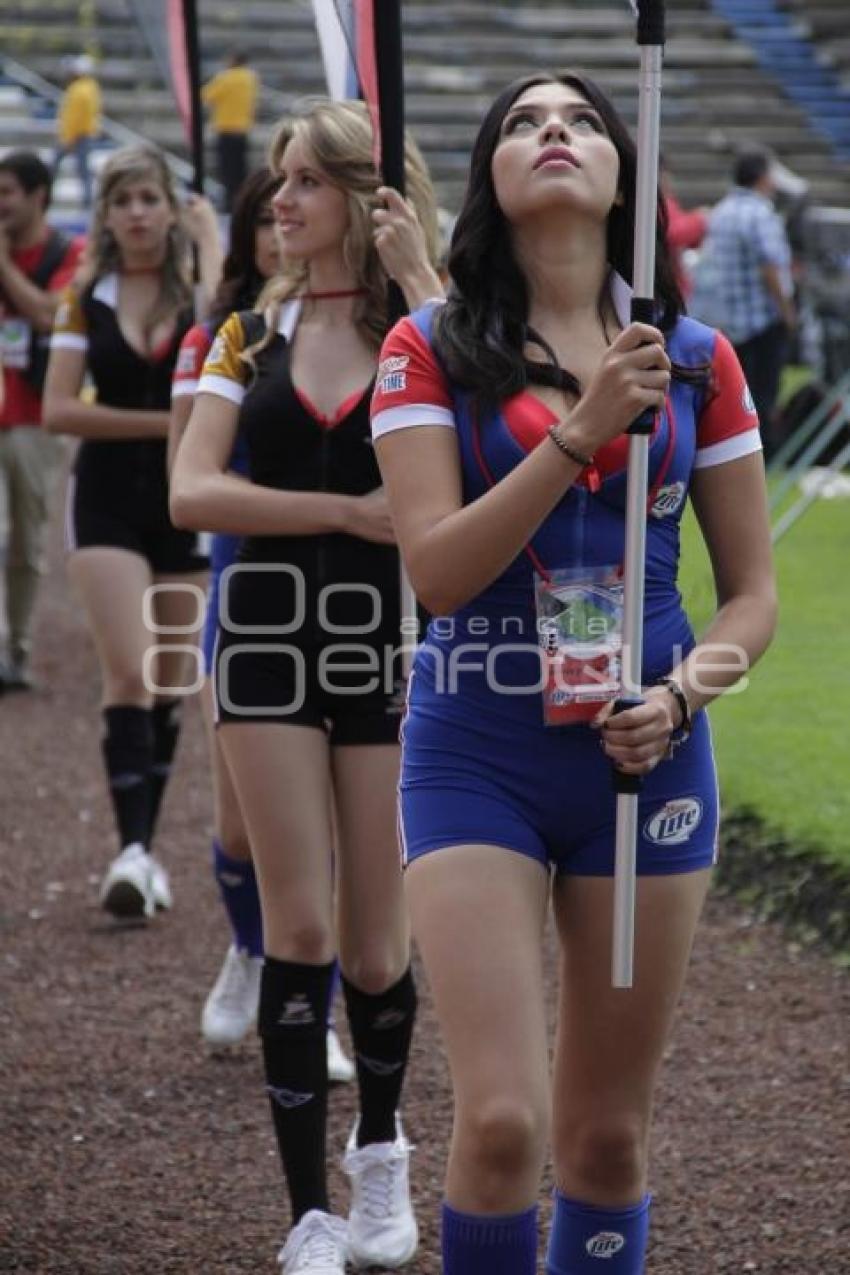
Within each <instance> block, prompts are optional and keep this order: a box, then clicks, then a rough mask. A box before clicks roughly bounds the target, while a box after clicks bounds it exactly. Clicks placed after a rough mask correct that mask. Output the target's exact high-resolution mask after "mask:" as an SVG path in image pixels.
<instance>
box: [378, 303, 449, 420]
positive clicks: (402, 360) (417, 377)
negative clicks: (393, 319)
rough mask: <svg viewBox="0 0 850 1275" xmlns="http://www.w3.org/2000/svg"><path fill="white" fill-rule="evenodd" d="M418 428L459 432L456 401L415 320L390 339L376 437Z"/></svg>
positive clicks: (381, 367) (380, 371)
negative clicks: (457, 430) (454, 406)
mask: <svg viewBox="0 0 850 1275" xmlns="http://www.w3.org/2000/svg"><path fill="white" fill-rule="evenodd" d="M415 425H446V426H448V427H449V429H454V428H455V419H454V411H453V409H452V397H451V393H450V391H449V387H448V384H447V383H446V378H445V375H444V373H443V371H442V369H441V367H440V366H439V364H438V363H437V360H436V358H435V357H434V352H433V350H432V349H431V346H430V344H429V342H428V341H427V340H426V339H425V337H424V336H423V335H422V333H421V332H420V331H419V328H418V327H417V326H416V323H415V322H414V321H413V319H411V318H405V319H402V320H401V322H400V323H397V324H396V326H395V327H394V328H393V329H392V331H391V332H390V333H389V335H388V336H387V339H386V340H385V341H384V344H383V347H382V349H381V361H380V363H379V365H378V375H377V378H376V381H375V390H374V393H373V395H372V437H373V438H380V437H381V436H382V435H383V434H391V433H393V432H394V431H395V430H399V429H409V428H410V427H411V426H415Z"/></svg>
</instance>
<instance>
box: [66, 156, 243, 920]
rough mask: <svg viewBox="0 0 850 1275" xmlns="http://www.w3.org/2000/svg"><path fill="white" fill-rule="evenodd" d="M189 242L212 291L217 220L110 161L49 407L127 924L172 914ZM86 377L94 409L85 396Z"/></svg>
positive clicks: (160, 177) (196, 570) (158, 171)
mask: <svg viewBox="0 0 850 1275" xmlns="http://www.w3.org/2000/svg"><path fill="white" fill-rule="evenodd" d="M187 232H188V233H187ZM190 237H191V239H193V240H194V241H195V243H196V244H197V246H198V249H199V259H200V263H201V279H202V284H203V285H204V286H205V288H206V289H208V290H211V288H212V287H213V286H214V285H215V282H216V280H217V276H218V272H219V269H220V265H221V251H220V246H219V241H218V228H217V225H216V220H215V214H214V213H213V210H212V208H211V206H210V205H209V204H208V203H207V202H206V201H205V200H201V199H198V198H193V200H192V201H191V203H190V205H189V207H188V208H186V209H184V210H182V212H181V209H180V208H179V207H178V204H177V199H176V196H175V193H174V189H173V186H172V182H171V176H170V173H169V171H168V168H167V167H166V164H165V161H164V159H163V157H162V155H161V154H160V152H159V151H157V150H155V149H154V148H153V147H149V146H139V147H128V148H127V149H124V150H120V151H116V152H115V154H114V155H112V156H111V157H110V159H109V160H108V162H107V163H106V165H105V166H104V169H103V172H102V176H101V180H100V185H99V190H98V194H97V201H96V206H95V213H94V218H93V222H92V227H91V232H90V237H89V247H88V259H87V262H86V264H85V265H84V267H83V272H82V276H81V278H80V280H79V281H78V282H77V283H75V284H74V285H72V287H71V288H70V289H69V290H68V292H67V293H66V295H65V297H64V299H63V302H62V304H61V305H60V307H59V311H58V313H57V316H56V323H55V327H54V335H53V339H52V343H51V356H50V365H49V368H48V374H47V382H46V385H45V394H44V423H45V425H46V427H47V428H48V429H49V430H51V431H52V432H54V433H64V434H74V435H76V436H78V437H79V438H80V439H82V443H81V446H80V449H79V452H78V453H77V459H76V463H75V466H74V476H73V478H72V483H71V491H70V493H69V500H68V511H67V542H68V548H69V550H70V553H71V556H70V560H69V574H70V577H71V580H72V583H73V584H74V587H75V589H76V591H77V593H78V594H79V596H80V598H81V599H82V602H83V606H84V607H85V611H86V616H87V619H88V622H89V627H90V628H91V631H92V636H93V638H94V642H95V647H96V649H97V654H98V659H99V662H100V668H101V676H102V680H103V712H104V718H105V728H106V729H105V735H104V739H103V754H104V759H105V763H106V770H107V775H108V780H109V786H110V792H111V795H112V800H113V805H114V808H115V817H116V822H117V825H118V834H119V842H120V847H121V849H120V853H119V855H118V856H117V858H116V859H114V860H113V862H112V864H111V865H110V867H109V870H108V872H107V874H106V876H105V878H104V881H103V885H102V887H101V902H102V904H103V906H104V907H105V908H106V909H107V910H108V911H110V912H112V913H113V914H115V915H119V916H142V917H148V916H152V915H153V913H154V911H155V910H156V909H157V908H167V907H169V906H170V902H171V895H170V889H169V885H168V878H167V875H166V873H165V870H164V869H163V867H162V865H161V864H160V863H159V862H158V861H157V860H155V859H154V858H153V856H152V855H151V854H150V845H151V838H152V835H153V829H154V824H155V820H156V816H157V813H158V809H159V805H160V802H161V799H162V795H163V791H164V789H165V784H166V782H167V779H168V774H169V770H170V766H171V761H172V757H173V755H174V750H175V748H176V745H177V738H178V734H179V729H180V723H179V711H178V710H179V703H180V701H179V699H178V698H177V697H176V692H178V690H179V688H182V687H184V686H185V685H186V672H185V670H184V669H183V667H182V665H183V662H184V659H185V657H184V656H183V655H182V653H180V652H174V651H159V652H157V651H154V650H152V648H153V647H155V646H156V645H165V644H169V643H170V644H176V643H178V642H179V638H174V637H168V636H163V637H158V636H157V634H158V633H161V634H168V633H169V632H171V633H174V631H175V629H174V627H173V626H186V627H184V628H183V632H186V631H188V627H189V626H191V625H192V623H193V622H194V620H195V619H196V617H197V616H198V614H199V613H200V612H199V607H200V606H202V605H203V593H202V591H201V588H200V586H201V584H202V583H203V572H204V570H205V568H206V559H205V558H204V556H203V555H202V553H201V551H200V549H199V545H198V538H197V536H195V535H193V534H190V533H187V532H184V531H177V530H176V529H175V527H174V526H173V525H172V523H171V520H170V518H169V514H168V487H167V480H166V467H165V451H166V437H167V434H168V412H169V404H170V397H171V377H172V373H173V371H174V364H175V360H176V358H177V351H178V349H179V346H180V342H181V340H182V339H183V336H184V335H185V333H186V331H187V330H188V328H189V327H190V326H191V323H192V306H191V302H192V297H191V286H190V281H189V273H188V267H189V252H188V250H189V238H190ZM87 372H88V374H89V375H90V377H91V379H92V381H93V383H94V387H95V390H96V401H95V402H89V401H83V400H82V399H81V398H80V397H79V394H80V390H81V388H82V385H83V381H84V378H85V376H86V373H87ZM178 632H179V630H178ZM188 680H189V682H191V681H192V675H191V674H189V679H188Z"/></svg>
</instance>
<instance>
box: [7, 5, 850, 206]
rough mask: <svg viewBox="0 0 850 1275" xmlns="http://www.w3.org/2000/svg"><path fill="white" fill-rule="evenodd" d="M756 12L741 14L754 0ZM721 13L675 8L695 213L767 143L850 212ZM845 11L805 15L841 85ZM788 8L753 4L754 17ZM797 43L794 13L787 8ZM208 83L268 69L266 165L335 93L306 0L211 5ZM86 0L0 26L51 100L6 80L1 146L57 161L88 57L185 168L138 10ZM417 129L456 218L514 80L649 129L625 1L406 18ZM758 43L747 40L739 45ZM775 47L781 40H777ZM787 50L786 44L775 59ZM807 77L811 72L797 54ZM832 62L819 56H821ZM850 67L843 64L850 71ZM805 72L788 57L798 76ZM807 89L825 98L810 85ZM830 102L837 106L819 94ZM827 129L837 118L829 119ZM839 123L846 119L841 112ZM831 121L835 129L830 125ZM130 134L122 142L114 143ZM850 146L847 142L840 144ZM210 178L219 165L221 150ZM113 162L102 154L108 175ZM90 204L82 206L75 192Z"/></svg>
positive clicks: (672, 97)
mask: <svg viewBox="0 0 850 1275" xmlns="http://www.w3.org/2000/svg"><path fill="white" fill-rule="evenodd" d="M742 2H743V0H742ZM719 3H720V0H717V3H712V0H673V2H672V3H671V4H670V6H669V14H668V44H667V51H666V58H665V72H664V93H663V106H662V115H663V129H662V144H663V147H664V151H665V155H666V157H667V160H668V163H669V166H670V169H671V171H672V173H673V175H674V178H675V183H676V189H677V192H678V194H679V197H680V198H681V199H682V201H683V202H684V203H685V204H709V203H712V202H714V201H715V200H716V199H717V198H718V197H719V196H720V195H721V194H722V192H723V191H724V190H725V188H726V186H727V184H728V176H729V169H730V165H731V155H732V152H733V151H734V150H735V149H736V148H737V147H738V146H740V145H741V144H743V143H746V142H754V141H759V142H763V143H766V144H768V145H770V146H771V147H773V148H774V150H775V151H776V152H777V154H778V156H779V157H780V159H781V160H782V161H783V163H784V164H785V165H786V166H787V167H788V168H790V169H791V170H792V171H793V172H794V173H796V174H798V175H799V176H800V177H801V178H803V179H804V180H805V181H806V182H808V183H809V186H810V190H811V194H812V198H813V199H814V200H816V201H817V202H820V203H822V204H831V205H838V206H839V207H844V208H850V164H848V163H847V162H846V159H845V158H842V157H841V156H842V155H843V151H842V152H841V154H838V153H837V150H836V139H835V138H834V137H833V136H832V135H831V134H829V133H828V132H825V131H824V130H823V128H822V127H821V125H820V122H819V121H820V117H818V120H817V121H816V119H815V117H814V116H813V115H812V113H811V110H810V108H811V104H812V100H811V99H810V100H808V101H803V100H798V98H796V97H794V96H793V95H792V94H791V93H789V92H788V83H787V81H786V78H785V77H784V76H783V75H779V74H777V73H776V70H775V68H774V69H771V68H770V67H768V65H767V63H766V62H765V60H764V54H763V52H762V51H761V45H756V44H754V43H751V42H750V38H749V37H750V36H751V35H752V32H753V30H754V29H755V28H756V27H758V29H759V31H762V32H763V30H764V29H765V28H764V27H763V26H762V25H761V24H758V23H753V22H750V23H745V24H743V26H742V27H741V29H740V31H739V30H738V28H736V27H735V26H734V25H733V21H732V19H731V18H729V17H728V16H726V15H725V14H722V13H720V12H719ZM846 3H847V0H836V3H835V4H834V6H833V5H832V4H830V3H828V2H827V0H814V2H813V6H812V7H813V11H814V10H816V12H817V21H815V19H814V12H813V14H812V17H811V18H810V17H809V8H810V5H809V3H808V0H807V2H806V4H805V5H803V4H802V0H801V3H800V5H799V6H798V7H800V8H801V9H802V8H804V9H805V11H806V15H807V19H806V31H807V36H806V38H807V39H808V40H809V42H810V43H811V42H813V41H817V48H818V49H820V48H821V43H823V47H824V52H823V56H824V57H825V58H828V59H829V60H830V62H834V63H835V67H836V71H835V73H836V74H837V75H839V76H840V75H841V74H842V70H841V68H842V66H843V67H844V68H845V70H846V69H847V65H848V64H850V40H848V39H847V38H846V20H845V23H844V26H843V27H842V24H841V13H842V10H843V12H844V14H845V19H846ZM765 8H769V9H771V10H773V9H777V10H778V6H776V5H774V4H773V3H769V2H768V3H765V0H749V11H750V12H752V11H753V10H756V9H757V10H759V11H761V10H764V9H765ZM785 8H786V10H788V12H787V14H786V15H785V17H786V20H787V22H788V24H789V26H790V28H791V30H792V33H797V34H795V35H793V38H802V37H800V36H799V33H798V23H797V18H796V17H795V16H794V15H793V13H792V10H793V8H794V5H793V3H791V2H790V0H789V3H786V6H785ZM199 9H200V14H201V21H202V33H201V34H202V50H203V62H204V75H205V76H207V75H210V74H212V73H213V72H214V71H215V70H216V69H218V68H219V67H220V66H221V65H222V64H223V62H224V60H225V59H226V57H227V55H228V53H230V52H231V51H232V50H233V49H234V48H236V47H239V48H241V49H242V50H244V52H245V53H246V54H247V57H248V59H249V62H250V63H251V65H252V66H253V67H254V68H255V69H256V70H257V71H258V73H259V75H260V77H261V80H262V84H263V93H262V100H261V110H260V115H259V119H258V123H257V127H256V130H255V134H254V138H253V141H254V147H253V153H254V158H255V160H256V161H257V162H259V160H260V159H261V157H262V154H263V150H264V147H265V145H266V143H267V141H268V138H269V136H270V134H271V131H272V128H273V124H274V120H275V119H276V118H278V117H279V116H280V115H281V114H282V113H283V112H284V111H285V110H286V109H287V108H288V107H289V106H290V104H291V103H292V102H293V100H295V99H296V98H298V97H301V96H303V95H304V94H310V93H321V92H322V91H323V88H324V77H323V72H322V64H321V58H320V54H319V49H318V44H317V39H316V35H315V29H314V25H313V17H312V11H311V7H310V5H309V4H308V3H306V0H200V4H199ZM80 12H81V6H80V5H79V4H78V3H77V0H18V3H17V4H16V5H15V8H14V10H13V12H12V13H11V15H9V10H8V9H7V11H6V13H7V15H9V16H5V17H4V18H3V19H2V20H0V47H2V48H3V50H4V53H5V54H6V55H7V57H8V58H9V59H14V61H15V63H17V64H24V66H25V67H26V68H27V71H28V73H29V74H30V75H31V76H32V75H34V76H37V77H41V78H40V80H39V81H38V83H41V84H43V85H45V84H46V85H47V88H48V89H50V88H51V87H52V94H53V97H52V100H51V96H50V94H49V93H48V92H46V91H45V90H42V92H39V91H38V89H37V88H33V87H32V86H31V85H30V86H28V85H26V84H22V83H21V82H20V77H17V78H16V76H15V75H13V74H10V73H9V69H8V66H7V68H6V70H7V74H6V77H5V83H4V84H2V85H0V117H1V118H2V126H3V127H2V135H3V144H4V145H34V146H36V147H37V148H38V149H40V150H42V151H43V152H44V153H45V154H46V155H47V156H49V155H50V154H52V150H53V144H54V118H53V117H54V116H55V107H56V100H57V99H58V86H59V85H60V84H61V78H62V66H63V59H64V58H66V57H67V56H68V55H70V54H74V53H78V52H80V51H81V50H82V49H84V48H86V49H89V50H90V51H92V52H94V53H96V54H97V56H98V58H99V75H100V79H101V84H102V87H103V93H104V103H105V110H106V113H107V115H108V117H109V120H110V121H111V122H112V124H113V125H114V126H115V127H114V128H113V134H112V136H111V137H109V138H107V139H106V141H105V148H108V147H109V146H110V145H114V144H115V143H116V141H118V140H120V137H119V136H118V134H120V130H121V128H122V127H123V128H125V129H130V130H132V132H133V133H134V134H142V135H144V136H146V137H148V138H150V139H151V140H153V141H155V142H157V143H159V144H160V145H162V146H163V147H165V148H166V149H167V150H168V151H169V152H170V153H172V154H173V155H175V156H180V157H182V158H183V159H184V161H185V158H186V147H185V141H184V138H183V134H182V128H181V125H180V121H179V119H178V117H177V112H176V110H175V107H174V101H173V98H172V96H171V93H170V91H169V90H168V88H166V87H165V86H164V85H163V84H162V81H161V79H160V77H159V74H158V72H157V69H156V66H155V63H154V61H153V58H152V57H151V55H150V53H149V52H148V50H147V47H146V45H145V43H144V40H143V37H142V35H141V34H140V32H139V31H138V28H137V27H136V25H135V23H134V20H133V18H132V15H131V12H130V8H129V6H128V4H127V3H126V0H97V4H96V5H95V6H94V17H93V25H90V26H87V27H85V28H84V27H82V26H81V24H80V18H79V15H80ZM404 30H405V83H406V90H407V103H406V109H407V120H408V123H409V125H410V127H411V128H412V130H413V131H414V133H415V135H416V136H417V138H418V140H419V142H420V144H421V146H422V148H423V150H424V151H425V154H426V157H427V158H428V161H429V163H430V165H431V168H432V172H433V174H434V178H435V183H436V186H437V189H438V193H439V196H440V200H441V202H442V203H443V205H444V206H445V207H446V208H448V209H450V210H452V211H454V210H456V209H457V207H458V204H459V202H460V198H461V196H462V192H463V186H464V181H465V175H466V170H467V165H468V159H469V146H470V143H471V140H472V137H473V134H474V131H475V128H476V126H477V124H478V123H479V121H480V120H481V117H482V114H483V112H484V109H485V108H486V106H487V105H488V104H489V102H490V101H491V99H492V97H493V96H494V94H495V92H496V91H497V90H498V89H499V88H500V87H502V86H503V85H504V84H505V83H507V82H508V81H509V80H510V79H512V78H513V77H514V76H517V75H520V74H523V73H525V72H527V71H533V70H538V69H549V68H551V67H565V66H579V67H582V68H583V69H585V70H586V71H587V72H588V73H589V74H591V75H592V76H594V78H596V79H598V80H599V81H600V83H601V84H602V85H603V86H604V87H606V88H607V89H608V91H609V92H610V93H611V94H612V96H613V97H614V99H615V101H616V103H617V105H618V106H619V107H620V108H621V110H622V111H623V113H624V114H625V116H626V117H627V118H628V119H629V120H630V121H631V122H632V123H634V122H635V119H636V92H635V89H636V70H637V63H638V53H637V49H636V46H635V42H634V31H633V21H632V18H631V16H630V12H629V9H628V6H627V4H626V0H605V2H603V3H598V2H597V0H572V3H569V4H565V3H563V2H557V3H556V2H555V0H534V3H529V4H526V3H523V4H509V3H507V2H505V0H502V2H500V3H488V2H487V0H470V2H468V3H465V2H462V0H458V2H457V3H441V2H439V0H437V2H436V3H431V4H426V3H421V2H419V3H416V2H415V0H410V2H409V3H408V2H406V3H405V4H404ZM742 31H743V32H746V33H747V38H743V36H742V34H741V32H742ZM765 38H766V39H773V40H774V42H776V40H777V37H776V36H773V37H765ZM777 47H778V46H777ZM795 56H797V59H798V61H797V62H794V66H795V69H796V67H797V65H798V62H799V65H800V66H802V61H801V59H802V54H800V53H799V50H797V54H796V55H795ZM818 56H820V54H818ZM842 58H843V59H845V61H844V62H843V63H842V62H841V59H842ZM789 61H791V62H793V61H794V60H793V59H792V58H791V55H790V54H789V55H788V57H787V58H786V66H787V65H788V62H789ZM810 84H811V85H812V86H814V87H820V85H816V84H815V77H812V78H811V80H810ZM818 100H819V101H820V102H824V101H825V100H826V95H824V94H821V95H820V97H819V99H818ZM826 114H827V115H829V112H827V113H826ZM833 114H835V113H833ZM824 118H826V116H824ZM116 130H117V131H116ZM839 140H840V139H839ZM208 158H209V164H210V169H211V170H212V167H213V162H214V161H213V154H212V148H211V146H210V150H209V155H208ZM99 162H102V157H98V156H96V158H95V164H96V165H97V164H98V163H99ZM75 189H76V178H75V176H74V173H73V167H72V162H71V161H70V160H68V161H66V166H65V167H64V168H63V174H62V178H61V180H60V182H59V183H58V185H57V191H56V207H57V211H58V212H59V213H60V215H65V214H66V213H67V215H68V216H70V215H72V213H73V210H74V199H75ZM77 193H78V192H77Z"/></svg>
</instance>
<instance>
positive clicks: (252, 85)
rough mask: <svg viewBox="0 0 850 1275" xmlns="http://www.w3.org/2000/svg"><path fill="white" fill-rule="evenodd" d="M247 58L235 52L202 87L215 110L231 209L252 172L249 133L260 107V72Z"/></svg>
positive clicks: (222, 177) (220, 162)
mask: <svg viewBox="0 0 850 1275" xmlns="http://www.w3.org/2000/svg"><path fill="white" fill-rule="evenodd" d="M245 60H246V59H245V55H244V53H233V54H231V56H230V61H229V63H228V66H227V69H226V70H225V71H220V72H219V73H218V75H214V76H213V78H212V79H211V80H210V81H209V82H208V83H207V84H205V85H204V87H203V89H202V91H201V96H202V97H203V100H204V102H205V103H206V105H207V106H209V107H210V108H211V111H212V126H213V128H214V129H215V132H216V149H217V152H218V177H219V181H220V182H221V184H222V186H223V187H224V189H225V192H226V204H227V211H228V212H229V211H230V209H231V206H232V204H233V198H234V195H235V194H236V192H237V190H238V189H239V187H240V186H241V185H242V183H243V181H244V180H245V178H246V176H247V174H248V134H249V132H250V130H251V128H252V127H253V125H254V118H255V115H256V109H257V76H256V75H255V73H254V72H253V71H252V70H251V69H250V67H247V66H246V65H245Z"/></svg>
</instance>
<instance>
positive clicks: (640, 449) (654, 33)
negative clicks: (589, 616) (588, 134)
mask: <svg viewBox="0 0 850 1275" xmlns="http://www.w3.org/2000/svg"><path fill="white" fill-rule="evenodd" d="M637 40H638V44H639V46H640V82H639V98H638V142H637V150H638V162H637V194H636V209H635V250H634V276H633V288H634V296H633V298H632V311H631V317H632V321H633V322H642V323H653V322H654V321H655V301H654V297H655V241H656V234H657V222H658V152H659V139H660V132H661V66H662V59H663V52H664V4H663V0H638V31H637ZM653 419H654V414H653V413H652V412H644V413H643V415H642V416H641V417H640V418H639V419H638V420H637V421H635V422H634V424H633V425H632V426H631V428H630V430H629V433H630V435H631V437H630V439H629V469H628V480H627V490H626V553H625V581H624V599H623V693H622V695H621V697H620V698H619V699H618V701H617V704H616V705H615V712H617V711H623V710H624V709H627V708H630V707H632V706H633V705H634V704H635V703H639V702H640V700H641V672H642V667H643V610H644V573H645V563H646V494H647V475H648V469H649V435H650V434H651V432H652V428H653ZM640 786H641V781H640V777H639V776H637V775H624V774H623V773H622V772H621V771H618V770H616V769H615V771H614V787H615V790H616V793H617V834H616V843H615V848H616V858H615V868H614V928H613V944H612V951H611V982H612V985H613V986H614V987H631V986H632V984H633V981H634V932H635V894H636V845H637V818H638V792H639V791H640Z"/></svg>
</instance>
